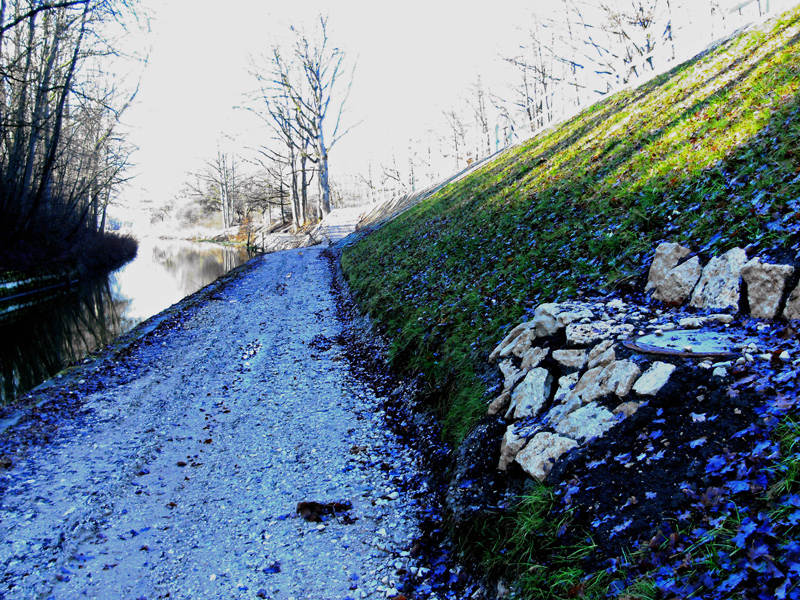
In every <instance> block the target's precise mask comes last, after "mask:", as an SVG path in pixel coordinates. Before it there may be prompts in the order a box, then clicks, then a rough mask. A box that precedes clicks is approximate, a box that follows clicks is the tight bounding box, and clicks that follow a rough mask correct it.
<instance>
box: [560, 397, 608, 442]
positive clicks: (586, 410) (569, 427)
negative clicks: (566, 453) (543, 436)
mask: <svg viewBox="0 0 800 600" xmlns="http://www.w3.org/2000/svg"><path fill="white" fill-rule="evenodd" d="M616 423H617V420H616V418H615V417H614V415H613V414H611V412H610V411H609V410H607V409H605V408H603V407H602V406H600V405H599V404H597V402H590V403H589V404H587V405H586V406H582V407H581V408H579V409H578V410H576V411H574V412H572V413H570V414H569V415H567V417H566V418H565V419H563V420H562V421H561V422H559V423H558V424H556V425H555V430H556V432H558V433H559V434H561V435H563V436H566V437H569V438H572V439H574V440H577V441H579V442H583V441H586V440H589V439H591V438H594V437H600V436H602V435H603V434H604V433H605V432H606V431H608V430H609V429H611V428H612V427H613V426H614V425H615V424H616Z"/></svg>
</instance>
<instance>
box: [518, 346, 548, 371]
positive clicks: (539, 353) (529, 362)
mask: <svg viewBox="0 0 800 600" xmlns="http://www.w3.org/2000/svg"><path fill="white" fill-rule="evenodd" d="M549 352H550V349H549V348H536V347H534V348H529V349H528V351H527V352H525V354H523V355H522V356H521V357H520V358H522V364H520V369H522V371H523V372H525V373H527V372H528V371H530V370H531V369H533V368H534V367H538V366H539V365H540V364H541V362H542V361H543V360H544V359H545V358H547V355H548V354H549Z"/></svg>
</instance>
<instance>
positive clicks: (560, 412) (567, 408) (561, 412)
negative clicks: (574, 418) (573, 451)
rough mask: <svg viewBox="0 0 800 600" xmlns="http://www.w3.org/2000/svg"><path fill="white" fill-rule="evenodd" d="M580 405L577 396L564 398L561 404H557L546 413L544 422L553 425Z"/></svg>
mask: <svg viewBox="0 0 800 600" xmlns="http://www.w3.org/2000/svg"><path fill="white" fill-rule="evenodd" d="M580 407H581V399H580V398H578V397H571V398H567V399H565V400H564V401H563V402H562V403H561V404H557V405H556V406H554V407H553V408H551V409H550V411H549V412H548V413H547V416H546V422H547V423H550V424H551V425H553V426H555V425H556V424H558V423H560V422H561V421H563V420H564V419H565V418H566V417H567V415H569V414H570V413H573V412H575V411H576V410H578V409H579V408H580Z"/></svg>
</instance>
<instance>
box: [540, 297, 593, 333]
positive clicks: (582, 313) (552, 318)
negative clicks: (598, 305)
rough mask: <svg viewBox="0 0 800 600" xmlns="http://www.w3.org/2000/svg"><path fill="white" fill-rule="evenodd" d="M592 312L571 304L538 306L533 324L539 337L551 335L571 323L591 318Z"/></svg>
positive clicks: (581, 306)
mask: <svg viewBox="0 0 800 600" xmlns="http://www.w3.org/2000/svg"><path fill="white" fill-rule="evenodd" d="M593 316H594V315H593V314H592V311H591V310H589V309H588V308H586V307H585V306H583V305H582V304H577V303H571V302H559V303H546V304H540V305H539V306H538V307H537V308H536V310H535V311H534V316H533V321H532V322H533V323H534V326H535V328H536V334H537V335H538V336H539V337H547V336H549V335H553V334H554V333H556V332H557V331H559V330H561V329H563V328H564V327H566V326H567V325H569V324H570V323H572V322H573V321H579V320H581V319H585V318H591V317H593Z"/></svg>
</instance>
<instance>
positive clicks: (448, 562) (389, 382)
mask: <svg viewBox="0 0 800 600" xmlns="http://www.w3.org/2000/svg"><path fill="white" fill-rule="evenodd" d="M324 256H325V258H326V259H327V260H328V263H329V266H330V269H331V273H332V276H333V277H332V279H333V289H334V294H335V297H336V303H337V317H338V319H339V320H340V322H341V323H342V324H343V325H344V327H343V330H342V334H341V336H340V339H338V340H337V343H339V344H341V345H342V346H343V347H344V348H345V349H346V358H347V360H348V362H349V364H350V368H351V370H352V373H353V374H354V376H356V377H357V378H359V379H360V380H361V381H363V382H365V383H367V384H368V385H369V386H370V387H371V388H372V389H373V390H374V391H375V393H376V395H378V396H381V397H383V402H382V404H381V408H382V409H383V410H384V411H385V412H386V425H387V427H388V428H389V429H390V430H391V431H392V432H393V433H395V434H396V435H397V436H398V437H399V438H400V439H401V440H402V441H403V442H404V443H405V444H407V445H408V446H410V447H413V448H415V449H416V450H417V456H418V460H419V465H420V466H421V467H422V472H424V473H425V475H423V476H421V478H420V480H419V481H406V482H404V483H403V485H402V486H398V487H399V489H402V490H403V491H404V492H405V493H409V494H413V496H414V498H415V499H416V500H417V502H418V507H419V509H418V518H419V523H420V530H421V531H422V535H421V536H420V537H419V538H418V539H416V540H414V542H413V544H412V549H411V554H412V556H415V557H417V558H418V559H420V560H421V561H422V562H423V563H426V564H427V566H428V568H430V573H428V574H427V575H426V576H425V577H423V578H419V577H413V576H411V575H409V576H408V577H407V578H406V580H405V581H404V582H403V585H402V586H398V590H400V591H401V592H402V594H403V597H407V598H413V597H420V598H427V597H428V596H429V595H430V594H431V593H436V594H437V595H438V596H439V597H440V598H467V597H470V596H472V595H473V594H474V593H475V592H476V591H478V590H480V589H481V588H483V574H480V575H476V574H473V573H469V572H468V571H466V570H464V569H463V567H462V566H461V564H460V563H459V561H458V553H457V552H456V549H455V546H454V543H453V540H452V538H451V536H450V535H449V527H448V525H447V520H448V518H449V515H448V514H447V509H446V494H447V488H448V482H449V479H450V469H451V468H452V466H453V458H452V456H453V455H452V452H451V448H450V447H448V446H447V445H445V444H444V443H443V442H442V435H441V425H440V423H439V422H438V420H437V419H436V417H435V415H434V414H433V412H432V411H431V410H429V409H427V408H425V407H424V405H423V403H421V402H420V401H419V400H418V398H419V397H420V394H419V393H418V392H417V387H418V382H417V381H416V380H415V379H414V378H413V377H404V376H403V375H402V374H400V373H395V372H393V371H392V369H391V367H390V366H389V364H388V362H387V361H386V360H385V358H384V357H385V350H386V349H385V346H384V345H383V342H382V340H381V339H380V338H379V337H378V336H377V335H375V334H374V332H372V331H368V330H366V329H365V328H364V327H363V321H362V317H361V315H360V313H359V312H358V310H357V309H356V306H355V303H354V302H353V299H352V298H351V296H350V294H349V291H348V288H347V283H346V282H345V280H344V278H343V276H342V275H341V271H340V268H339V257H338V252H337V250H336V248H332V249H331V250H329V251H326V252H325V253H324ZM387 468H390V466H389V465H387ZM480 597H485V596H480Z"/></svg>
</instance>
